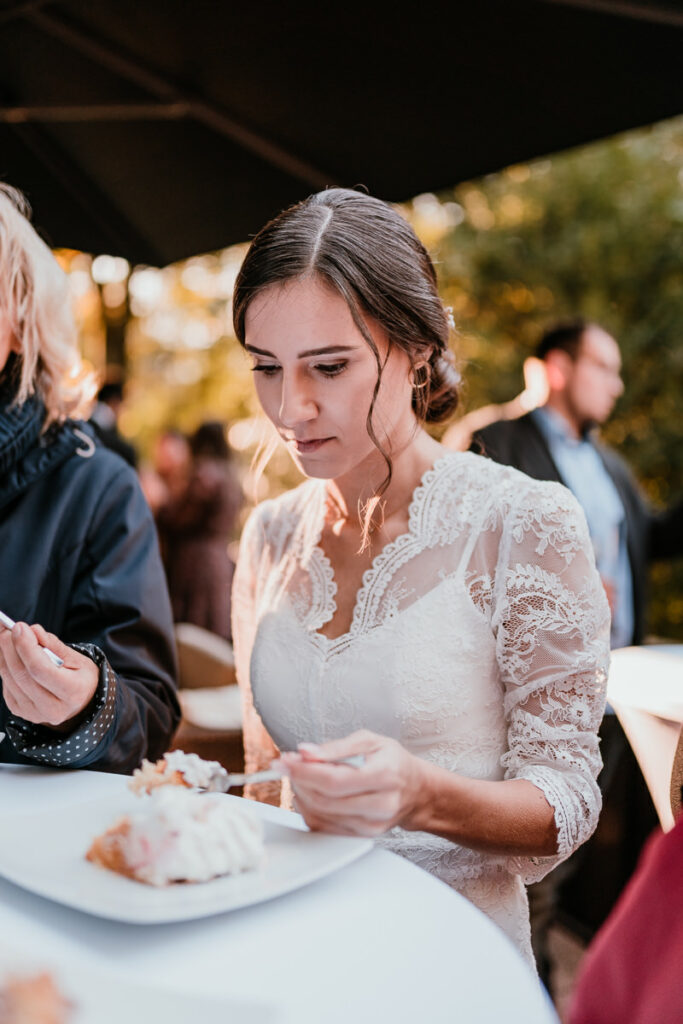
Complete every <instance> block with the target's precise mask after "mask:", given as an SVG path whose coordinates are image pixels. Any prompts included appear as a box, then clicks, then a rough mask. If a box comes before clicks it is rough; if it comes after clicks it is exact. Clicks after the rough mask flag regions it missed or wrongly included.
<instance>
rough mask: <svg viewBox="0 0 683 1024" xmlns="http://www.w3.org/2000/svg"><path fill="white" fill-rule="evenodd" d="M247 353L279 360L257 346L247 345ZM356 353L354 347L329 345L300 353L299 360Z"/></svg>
mask: <svg viewBox="0 0 683 1024" xmlns="http://www.w3.org/2000/svg"><path fill="white" fill-rule="evenodd" d="M244 347H245V349H246V350H247V352H253V353H254V355H257V356H268V358H269V359H277V356H275V355H273V353H272V352H268V351H266V349H263V348H256V346H255V345H245V346H244ZM353 351H355V346H354V345H328V346H327V347H326V348H309V349H306V351H305V352H299V354H298V356H297V359H308V358H309V357H310V356H326V355H330V353H332V352H353Z"/></svg>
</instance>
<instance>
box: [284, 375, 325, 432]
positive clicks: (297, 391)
mask: <svg viewBox="0 0 683 1024" xmlns="http://www.w3.org/2000/svg"><path fill="white" fill-rule="evenodd" d="M317 415H318V407H317V405H316V403H315V401H314V398H313V395H312V394H311V393H310V389H308V388H307V387H306V385H305V383H304V382H303V381H301V380H297V379H291V378H290V379H289V380H288V379H286V378H283V381H282V391H281V394H280V422H281V423H282V425H283V426H284V427H289V428H290V429H291V428H292V427H295V426H296V425H297V423H303V422H307V421H308V420H312V419H314V418H315V417H316V416H317Z"/></svg>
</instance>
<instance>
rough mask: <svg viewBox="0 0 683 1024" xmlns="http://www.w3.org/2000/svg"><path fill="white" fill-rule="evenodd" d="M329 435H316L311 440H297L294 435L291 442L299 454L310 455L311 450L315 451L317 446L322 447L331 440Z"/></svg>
mask: <svg viewBox="0 0 683 1024" xmlns="http://www.w3.org/2000/svg"><path fill="white" fill-rule="evenodd" d="M331 440H332V438H331V437H316V438H314V439H313V440H312V441H299V440H298V439H297V438H296V437H295V438H293V439H292V443H293V444H294V447H295V448H296V450H297V452H298V453H299V455H311V454H312V453H313V452H317V451H318V449H319V448H322V446H323V445H324V444H327V442H328V441H331Z"/></svg>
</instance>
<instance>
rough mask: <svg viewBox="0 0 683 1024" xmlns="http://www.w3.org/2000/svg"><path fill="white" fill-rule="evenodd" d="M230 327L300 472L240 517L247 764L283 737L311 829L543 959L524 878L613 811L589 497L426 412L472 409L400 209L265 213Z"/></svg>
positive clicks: (351, 206)
mask: <svg viewBox="0 0 683 1024" xmlns="http://www.w3.org/2000/svg"><path fill="white" fill-rule="evenodd" d="M234 324H235V331H236V335H237V337H238V338H239V340H240V341H241V342H242V344H243V345H244V347H245V349H246V351H247V352H248V353H249V355H250V356H251V359H252V360H253V369H254V376H255V380H256V390H257V393H258V397H259V399H260V402H261V404H262V406H263V409H264V411H265V413H266V415H267V416H268V418H269V419H270V420H271V422H272V423H273V425H274V426H275V428H276V430H277V432H278V433H279V434H280V436H281V438H282V439H283V441H284V442H285V443H286V444H287V447H288V448H289V450H290V452H291V454H292V456H293V458H294V460H295V462H296V463H297V464H298V465H299V467H300V468H301V470H302V471H303V473H304V474H305V475H306V476H307V477H308V478H309V479H308V480H306V482H305V483H303V484H302V485H301V486H299V487H297V488H296V489H294V490H293V491H290V492H288V493H287V494H284V495H283V496H282V497H280V498H277V499H274V500H269V501H265V502H263V503H262V504H261V505H259V506H258V508H256V510H255V511H254V512H253V513H252V515H251V517H250V519H249V521H248V523H247V525H246V527H245V530H244V533H243V538H242V543H241V549H240V556H239V561H238V567H237V570H236V580H235V587H234V590H233V638H234V644H235V651H236V659H237V669H238V679H239V682H240V685H241V686H242V687H243V689H244V694H245V721H244V732H245V749H246V759H247V767H248V768H254V767H257V766H259V765H260V764H263V763H264V762H267V761H268V760H269V758H271V757H273V756H274V755H276V754H277V752H278V750H279V751H280V752H281V758H282V763H283V764H284V766H285V768H286V770H287V772H288V774H289V785H290V786H291V789H292V790H293V792H294V797H295V798H296V803H297V806H298V809H299V810H300V811H301V813H302V814H303V816H304V818H305V819H306V821H307V823H308V825H309V826H310V827H311V828H314V829H321V830H324V831H329V832H336V833H342V834H349V835H369V836H375V837H378V841H379V842H381V843H382V844H383V845H385V846H386V847H387V848H389V849H390V850H393V851H395V852H396V853H399V854H402V855H403V856H405V857H407V858H409V859H410V860H412V861H414V862H415V863H417V864H419V865H421V866H422V867H424V868H426V869H427V870H428V871H430V872H432V873H433V874H434V875H436V876H437V877H438V878H441V879H442V880H443V881H445V882H447V883H448V884H449V885H452V886H454V887H455V888H456V889H458V890H459V891H460V892H461V893H463V895H465V896H466V897H468V898H469V899H470V900H472V902H473V903H475V904H476V905H477V906H479V907H480V908H481V909H482V910H483V911H484V912H486V913H487V914H489V915H490V917H491V918H492V919H493V920H494V921H496V922H497V923H498V924H499V925H500V927H501V928H503V929H504V930H505V931H506V932H507V934H508V935H509V936H510V937H511V939H512V940H513V941H514V942H515V944H516V945H517V947H518V948H519V950H520V951H521V953H522V954H523V955H524V956H525V957H526V959H527V961H528V962H529V963H532V962H533V958H532V953H531V946H530V929H529V913H528V907H527V903H526V894H525V890H524V883H525V882H530V881H534V880H535V879H537V878H540V877H542V876H543V875H544V874H546V873H547V872H548V871H549V870H550V869H551V868H552V867H553V866H554V865H555V864H557V863H558V861H560V860H562V859H564V858H565V857H567V856H568V855H569V854H570V853H571V852H572V851H573V850H574V849H575V848H576V847H577V846H578V845H579V844H580V843H582V842H583V841H584V840H585V839H586V838H587V837H588V836H589V835H590V833H591V831H592V830H593V828H594V827H595V824H596V820H597V815H598V811H599V808H600V792H599V790H598V787H597V785H596V783H595V778H596V775H597V773H598V770H599V767H600V754H599V750H598V739H597V727H598V724H599V722H600V719H601V717H602V711H603V706H604V699H605V676H606V668H607V662H608V654H609V644H608V632H609V613H608V608H607V601H606V599H605V595H604V591H603V588H602V586H601V584H600V579H599V577H598V574H597V572H596V570H595V564H594V560H593V554H592V549H591V546H590V541H589V538H588V533H587V529H586V523H585V520H584V517H583V514H582V512H581V510H580V508H579V507H578V505H577V503H576V501H575V499H574V498H573V497H572V495H571V494H570V493H569V492H568V491H567V490H566V489H565V488H563V487H559V486H557V485H555V484H545V483H538V482H537V481H534V480H531V479H529V478H528V477H526V476H524V475H523V474H521V473H518V472H516V471H514V470H511V469H508V468H506V467H502V466H498V465H496V464H495V463H492V462H490V461H489V460H487V459H484V458H482V457H480V456H478V455H474V454H471V453H469V452H449V451H447V450H446V449H445V448H444V447H443V446H441V445H440V444H438V443H437V442H436V441H435V440H434V439H433V438H432V437H431V436H430V434H429V433H428V432H427V430H426V429H425V424H427V423H433V422H438V421H440V420H442V419H444V418H445V417H447V416H449V415H450V414H451V413H452V412H453V410H454V408H455V404H456V400H457V376H456V374H455V373H454V368H453V365H452V360H451V358H450V355H449V350H448V343H449V318H448V315H447V310H445V309H444V307H443V305H442V304H441V301H440V299H439V295H438V292H437V288H436V274H435V271H434V267H433V265H432V262H431V260H430V258H429V256H428V254H427V252H426V251H425V249H424V247H423V246H422V245H421V243H420V242H419V240H418V239H417V238H416V236H415V235H414V233H413V232H412V230H411V228H410V227H409V225H408V224H407V223H406V222H405V221H404V220H403V218H402V217H401V216H400V215H399V214H398V213H397V212H396V211H395V210H394V209H393V208H392V207H391V206H389V205H388V204H387V203H383V202H381V201H380V200H378V199H374V198H371V197H370V196H367V195H363V194H361V193H358V192H354V191H349V190H346V189H329V190H327V191H325V192H320V193H318V194H317V195H314V196H312V197H310V198H309V199H307V200H306V201H304V202H303V203H301V204H299V205H297V206H295V207H293V208H291V209H289V210H287V211H285V212H284V213H283V214H281V215H280V216H279V217H277V218H276V219H275V220H274V221H272V222H271V223H270V224H268V225H266V227H265V228H264V229H263V230H262V231H261V232H260V233H259V234H258V235H257V236H256V238H255V239H254V241H253V243H252V245H251V248H250V249H249V251H248V253H247V255H246V257H245V260H244V263H243V264H242V267H241V270H240V273H239V275H238V278H237V281H236V285H235V295H234ZM359 754H362V755H364V758H365V761H364V764H363V765H362V767H357V766H356V767H351V766H339V765H337V766H333V765H330V764H325V763H324V762H326V761H329V760H331V759H337V758H343V757H348V756H353V755H359ZM321 762H322V763H321ZM264 795H265V796H267V797H270V798H271V799H273V797H274V794H269V793H266V794H264ZM287 798H288V797H287V794H286V793H285V799H287Z"/></svg>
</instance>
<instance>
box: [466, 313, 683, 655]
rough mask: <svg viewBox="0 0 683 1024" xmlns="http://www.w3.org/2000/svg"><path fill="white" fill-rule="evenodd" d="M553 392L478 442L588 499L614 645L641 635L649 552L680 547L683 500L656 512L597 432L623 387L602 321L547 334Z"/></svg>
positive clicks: (544, 355) (544, 344) (544, 352)
mask: <svg viewBox="0 0 683 1024" xmlns="http://www.w3.org/2000/svg"><path fill="white" fill-rule="evenodd" d="M536 356H537V358H538V359H540V360H542V361H543V363H544V365H545V371H546V377H547V383H548V398H547V400H546V402H545V404H544V405H543V406H541V407H540V408H538V409H534V410H533V411H532V412H530V413H527V414H526V415H525V416H520V417H519V418H518V419H514V420H501V421H499V422H497V423H492V424H491V425H490V426H488V427H485V428H484V429H483V430H481V431H479V432H478V433H477V434H475V435H474V438H473V443H472V450H474V451H479V452H482V453H483V454H484V455H487V456H489V458H492V459H495V461H496V462H501V463H503V464H504V465H507V466H514V467H515V468H516V469H520V470H522V472H523V473H527V474H528V475H529V476H532V477H534V478H535V479H537V480H556V481H559V483H562V484H565V485H566V486H567V487H569V489H570V490H571V491H572V492H573V493H574V495H575V496H576V498H577V499H578V501H579V503H580V504H581V505H582V507H583V510H584V512H585V514H586V519H587V521H588V529H589V531H590V535H591V539H592V541H593V547H594V550H595V560H596V563H597V567H598V571H599V572H600V575H601V577H602V580H603V583H604V586H605V590H606V592H607V597H608V599H609V603H610V608H611V610H612V647H613V648H615V647H626V646H629V645H631V644H639V643H642V641H643V635H644V628H645V596H646V594H645V584H646V578H647V565H648V562H649V561H651V560H655V559H658V558H671V557H675V556H676V555H680V554H683V503H680V504H678V505H677V506H675V507H674V508H672V509H670V510H668V511H666V512H662V513H657V512H655V511H654V510H653V509H652V508H651V507H650V506H649V505H648V503H647V501H646V499H645V498H644V496H643V494H642V492H641V490H640V488H639V487H638V484H637V483H636V481H635V479H634V477H633V475H632V473H631V472H630V470H629V469H628V467H627V466H626V464H625V463H624V461H623V460H622V459H621V458H620V457H619V456H618V455H617V454H616V453H615V452H614V451H613V450H612V449H610V448H608V447H607V446H606V445H604V444H602V443H601V442H600V441H599V440H598V438H597V437H596V436H595V435H596V431H595V428H596V427H597V426H599V425H600V424H602V423H604V422H605V420H607V418H608V417H609V415H610V413H611V412H612V409H613V408H614V405H615V403H616V401H617V399H618V398H619V396H620V395H621V393H622V392H623V390H624V385H623V381H622V379H621V355H620V352H619V346H618V344H617V342H616V341H615V340H614V338H613V337H612V336H611V335H610V334H608V333H607V331H605V330H603V328H602V327H600V326H598V324H594V323H590V322H588V321H586V320H582V319H575V320H570V321H565V322H562V323H558V324H556V325H554V326H553V327H551V328H550V329H549V330H547V331H546V332H545V334H544V335H543V337H542V338H541V340H540V342H539V344H538V346H537V349H536Z"/></svg>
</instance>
